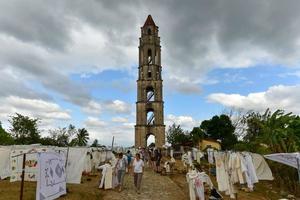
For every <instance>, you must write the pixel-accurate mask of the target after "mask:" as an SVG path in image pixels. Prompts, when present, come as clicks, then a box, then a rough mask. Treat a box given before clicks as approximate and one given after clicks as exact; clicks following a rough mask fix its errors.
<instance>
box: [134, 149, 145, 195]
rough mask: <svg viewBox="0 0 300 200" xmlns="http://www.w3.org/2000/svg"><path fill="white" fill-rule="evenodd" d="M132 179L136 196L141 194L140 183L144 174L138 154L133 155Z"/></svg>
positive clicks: (142, 164)
mask: <svg viewBox="0 0 300 200" xmlns="http://www.w3.org/2000/svg"><path fill="white" fill-rule="evenodd" d="M132 166H133V177H134V186H135V190H136V192H137V193H138V194H140V193H141V191H140V189H141V183H142V177H143V172H144V161H143V160H142V159H141V156H140V154H139V153H137V154H136V155H135V159H134V161H133V164H132Z"/></svg>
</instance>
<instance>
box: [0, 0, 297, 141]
mask: <svg viewBox="0 0 300 200" xmlns="http://www.w3.org/2000/svg"><path fill="white" fill-rule="evenodd" d="M299 9H300V1H298V0H294V1H292V0H286V1H282V0H272V1H271V0H268V1H267V0H251V1H246V0H245V1H241V0H228V1H224V0H201V1H200V0H194V1H182V0H166V1H158V0H157V1H151V2H150V1H138V0H136V1H133V0H128V1H115V0H69V1H68V0H65V1H61V0H53V1H38V0H27V1H22V0H19V1H18V0H10V1H8V0H7V1H0V74H1V84H0V121H1V122H2V123H3V124H4V126H5V127H6V128H8V127H9V124H8V122H7V120H8V118H9V116H11V115H13V114H14V113H15V112H19V113H21V114H24V115H28V116H31V117H38V118H40V119H41V124H40V128H41V130H42V131H43V132H42V134H43V135H47V130H48V129H51V128H56V127H64V126H67V125H68V124H70V123H72V124H74V125H76V126H77V127H85V128H87V129H88V131H89V132H90V138H91V140H93V139H95V138H97V139H99V141H100V143H102V144H110V143H111V138H112V136H116V143H117V144H118V145H132V144H133V141H134V129H133V127H134V124H135V101H136V79H137V65H138V63H137V62H138V48H137V47H138V38H139V36H140V27H141V26H142V25H143V23H144V21H145V19H146V17H147V15H148V14H151V15H152V17H153V19H154V21H155V22H156V24H157V25H158V26H159V30H160V33H159V34H160V36H161V41H162V65H163V79H164V101H165V123H166V124H167V125H169V124H171V123H173V122H175V123H178V124H181V125H182V126H183V128H185V129H187V130H190V129H191V128H192V127H193V126H198V125H199V123H200V122H201V120H204V119H208V118H210V117H212V116H213V115H215V114H220V113H222V111H223V110H224V109H226V108H227V109H228V108H236V109H245V110H250V109H251V110H257V111H262V110H265V109H266V108H268V107H269V108H271V109H273V110H274V109H278V108H280V109H285V110H287V111H292V112H294V113H296V114H300V65H299V64H300V62H299V58H300V12H299Z"/></svg>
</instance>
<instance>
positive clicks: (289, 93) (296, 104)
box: [207, 85, 300, 114]
mask: <svg viewBox="0 0 300 200" xmlns="http://www.w3.org/2000/svg"><path fill="white" fill-rule="evenodd" d="M299 91H300V85H293V86H285V85H276V86H272V87H270V88H269V89H268V90H267V91H264V92H256V93H249V94H248V95H247V96H243V95H240V94H225V93H213V94H210V95H209V96H208V97H207V99H208V101H209V102H215V103H220V104H222V105H224V106H226V107H232V108H236V109H244V110H255V111H264V110H266V109H267V108H270V109H272V110H277V109H284V110H286V111H288V112H294V113H296V114H300V92H299Z"/></svg>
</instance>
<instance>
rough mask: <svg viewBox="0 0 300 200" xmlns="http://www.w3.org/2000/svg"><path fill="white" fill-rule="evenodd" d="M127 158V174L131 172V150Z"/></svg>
mask: <svg viewBox="0 0 300 200" xmlns="http://www.w3.org/2000/svg"><path fill="white" fill-rule="evenodd" d="M126 156H127V166H128V171H127V172H129V170H130V166H131V157H132V154H131V152H130V150H128V151H127V154H126Z"/></svg>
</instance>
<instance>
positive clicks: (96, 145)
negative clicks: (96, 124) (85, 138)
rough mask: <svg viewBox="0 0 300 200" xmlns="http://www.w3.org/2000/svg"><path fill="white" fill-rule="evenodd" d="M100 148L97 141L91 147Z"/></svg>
mask: <svg viewBox="0 0 300 200" xmlns="http://www.w3.org/2000/svg"><path fill="white" fill-rule="evenodd" d="M98 146H99V143H98V140H97V139H95V140H94V142H93V143H92V145H91V147H98Z"/></svg>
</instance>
